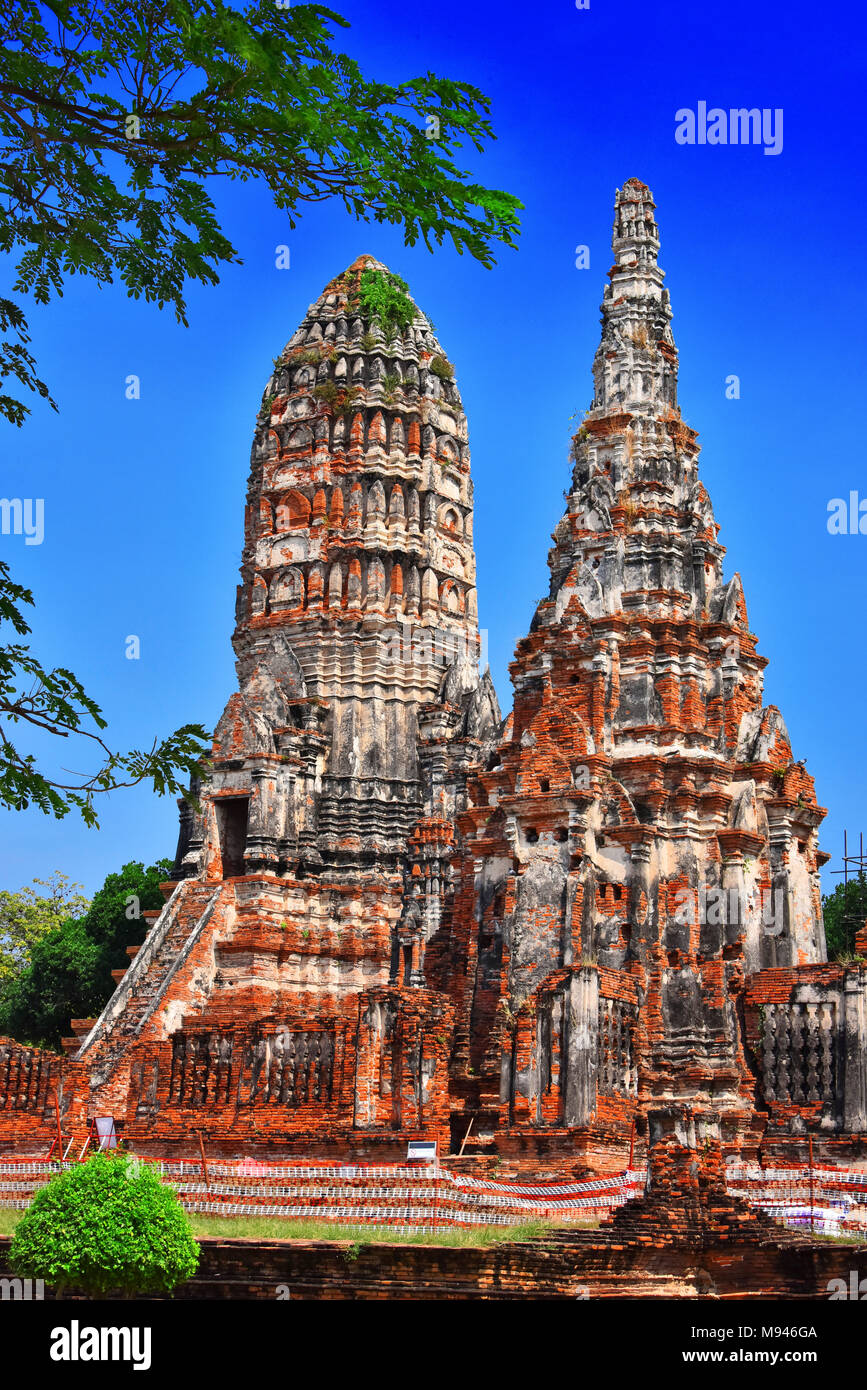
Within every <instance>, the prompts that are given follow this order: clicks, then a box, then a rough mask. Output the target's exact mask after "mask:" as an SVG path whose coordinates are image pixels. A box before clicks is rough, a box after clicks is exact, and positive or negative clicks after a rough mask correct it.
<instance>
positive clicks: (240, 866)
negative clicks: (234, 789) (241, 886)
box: [216, 796, 250, 878]
mask: <svg viewBox="0 0 867 1390" xmlns="http://www.w3.org/2000/svg"><path fill="white" fill-rule="evenodd" d="M249 809H250V798H249V796H231V797H226V798H225V799H224V800H222V801H218V802H217V807H216V810H217V834H218V835H219V838H220V858H221V860H222V863H223V878H238V877H239V876H240V875H241V874H243V873H246V867H245V865H244V850H245V848H246V845H247V813H248V811H249Z"/></svg>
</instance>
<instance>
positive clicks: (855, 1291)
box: [828, 1269, 867, 1303]
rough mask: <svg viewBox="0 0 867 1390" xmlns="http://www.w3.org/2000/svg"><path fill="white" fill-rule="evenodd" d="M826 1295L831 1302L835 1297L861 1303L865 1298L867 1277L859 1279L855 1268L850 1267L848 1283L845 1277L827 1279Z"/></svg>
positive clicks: (866, 1296)
mask: <svg viewBox="0 0 867 1390" xmlns="http://www.w3.org/2000/svg"><path fill="white" fill-rule="evenodd" d="M828 1297H829V1298H830V1300H831V1302H832V1303H833V1302H834V1300H835V1299H850V1300H851V1301H852V1302H853V1303H863V1302H864V1301H865V1299H867V1279H859V1278H858V1271H857V1269H850V1270H849V1283H848V1284H847V1283H846V1280H845V1279H829V1280H828Z"/></svg>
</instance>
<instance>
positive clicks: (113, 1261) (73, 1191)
mask: <svg viewBox="0 0 867 1390" xmlns="http://www.w3.org/2000/svg"><path fill="white" fill-rule="evenodd" d="M10 1262H11V1264H12V1268H13V1270H14V1271H15V1273H16V1274H18V1275H21V1276H22V1277H24V1278H28V1279H44V1280H45V1282H46V1284H49V1285H50V1286H53V1287H56V1288H59V1289H63V1288H64V1287H65V1286H67V1285H71V1286H73V1287H74V1288H78V1289H81V1290H83V1291H84V1292H85V1293H89V1294H91V1295H92V1296H93V1297H96V1298H100V1297H105V1296H106V1295H107V1294H109V1293H111V1292H112V1291H114V1290H119V1291H120V1292H122V1293H125V1294H128V1295H135V1294H146V1293H164V1292H168V1291H169V1290H170V1289H173V1288H174V1287H175V1286H176V1285H177V1284H181V1283H183V1282H184V1281H185V1280H186V1279H189V1278H190V1277H191V1276H192V1275H193V1274H194V1273H195V1272H196V1269H197V1268H198V1263H199V1246H198V1242H197V1241H196V1239H195V1237H194V1236H193V1233H192V1228H191V1226H190V1221H189V1217H188V1216H187V1213H186V1212H185V1211H184V1209H183V1207H182V1206H181V1204H180V1202H179V1201H178V1199H177V1196H176V1194H175V1193H174V1191H173V1190H172V1189H171V1188H170V1187H166V1186H165V1184H164V1183H162V1182H161V1181H160V1177H159V1174H158V1172H157V1170H156V1169H155V1168H154V1167H152V1166H150V1165H148V1164H144V1163H140V1162H139V1161H138V1160H137V1159H135V1158H133V1157H132V1156H131V1155H129V1154H124V1153H113V1154H102V1153H96V1154H94V1155H93V1156H92V1157H91V1158H89V1159H88V1160H87V1162H86V1163H82V1164H76V1165H75V1166H74V1167H72V1168H67V1169H66V1171H65V1172H63V1173H60V1174H58V1176H57V1177H55V1178H52V1180H51V1181H50V1182H49V1183H48V1185H47V1186H46V1187H43V1188H41V1189H40V1191H39V1192H37V1193H36V1196H35V1197H34V1198H33V1201H32V1202H31V1204H30V1206H29V1207H28V1209H27V1211H26V1212H25V1213H24V1215H23V1216H22V1218H21V1220H20V1221H19V1222H18V1225H17V1226H16V1227H15V1234H14V1236H13V1239H12V1246H11V1250H10Z"/></svg>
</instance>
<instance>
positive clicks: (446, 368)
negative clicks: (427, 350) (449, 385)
mask: <svg viewBox="0 0 867 1390" xmlns="http://www.w3.org/2000/svg"><path fill="white" fill-rule="evenodd" d="M430 370H431V371H432V372H433V374H434V376H438V377H439V379H440V381H451V380H452V378H453V376H454V374H455V369H454V367H453V366H452V364H451V362H449V361H448V359H447V358H445V357H440V356H439V355H438V356H436V357H434V358H433V360H432V361H431V364H430Z"/></svg>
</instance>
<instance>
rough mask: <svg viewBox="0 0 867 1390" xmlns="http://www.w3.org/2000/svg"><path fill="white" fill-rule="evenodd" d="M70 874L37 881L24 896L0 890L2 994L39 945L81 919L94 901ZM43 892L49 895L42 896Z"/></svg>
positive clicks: (22, 893) (21, 892) (54, 874)
mask: <svg viewBox="0 0 867 1390" xmlns="http://www.w3.org/2000/svg"><path fill="white" fill-rule="evenodd" d="M80 888H81V884H80V883H71V882H70V880H69V879H68V878H67V876H66V874H61V873H53V874H52V875H51V877H50V878H48V879H44V878H35V879H34V880H33V885H32V886H31V887H30V888H22V889H21V891H20V893H9V892H5V891H3V890H0V990H2V989H3V986H4V984H5V983H6V981H7V980H10V979H13V978H14V977H15V976H17V975H19V974H20V973H21V971H22V970H23V969H24V967H25V966H26V965H27V964H28V963H29V960H30V952H31V950H32V949H33V947H34V946H35V944H36V942H37V941H39V940H41V938H42V937H44V936H45V935H46V934H47V933H48V932H50V931H51V930H52V929H53V928H55V927H59V926H60V924H61V923H62V922H65V921H66V919H67V918H68V917H80V916H81V915H82V913H84V912H86V911H87V909H88V907H89V906H90V900H89V899H88V898H86V897H85V896H84V894H83V893H81V892H79V889H80ZM39 889H44V890H46V891H44V892H40V891H39Z"/></svg>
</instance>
